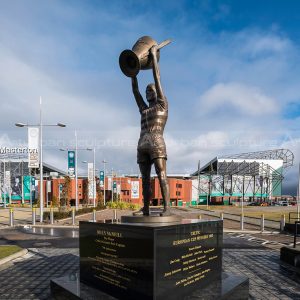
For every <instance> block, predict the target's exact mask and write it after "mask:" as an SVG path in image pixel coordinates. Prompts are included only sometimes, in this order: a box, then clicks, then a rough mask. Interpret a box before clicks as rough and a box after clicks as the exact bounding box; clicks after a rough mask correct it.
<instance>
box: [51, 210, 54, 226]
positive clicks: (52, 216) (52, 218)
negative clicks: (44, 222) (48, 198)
mask: <svg viewBox="0 0 300 300" xmlns="http://www.w3.org/2000/svg"><path fill="white" fill-rule="evenodd" d="M50 224H52V225H53V224H54V215H53V208H52V207H51V208H50Z"/></svg>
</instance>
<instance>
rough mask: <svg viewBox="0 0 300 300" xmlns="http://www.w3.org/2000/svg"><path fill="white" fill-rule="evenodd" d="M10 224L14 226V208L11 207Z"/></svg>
mask: <svg viewBox="0 0 300 300" xmlns="http://www.w3.org/2000/svg"><path fill="white" fill-rule="evenodd" d="M9 226H11V227H12V226H14V210H13V209H12V208H10V209H9Z"/></svg>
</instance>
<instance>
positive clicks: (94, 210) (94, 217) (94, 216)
mask: <svg viewBox="0 0 300 300" xmlns="http://www.w3.org/2000/svg"><path fill="white" fill-rule="evenodd" d="M92 221H93V222H96V209H93V220H92Z"/></svg>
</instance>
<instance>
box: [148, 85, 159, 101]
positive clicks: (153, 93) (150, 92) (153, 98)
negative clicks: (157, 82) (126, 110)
mask: <svg viewBox="0 0 300 300" xmlns="http://www.w3.org/2000/svg"><path fill="white" fill-rule="evenodd" d="M156 97H157V95H156V89H155V87H154V85H152V84H151V85H150V84H149V85H148V86H147V88H146V99H147V101H148V102H149V103H152V102H156Z"/></svg>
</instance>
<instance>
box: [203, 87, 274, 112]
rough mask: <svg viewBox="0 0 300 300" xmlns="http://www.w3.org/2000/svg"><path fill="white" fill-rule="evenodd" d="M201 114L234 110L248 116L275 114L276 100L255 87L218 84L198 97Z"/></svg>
mask: <svg viewBox="0 0 300 300" xmlns="http://www.w3.org/2000/svg"><path fill="white" fill-rule="evenodd" d="M200 105H201V108H202V109H203V113H207V112H213V111H217V110H226V111H227V110H228V111H230V110H231V109H232V108H234V109H236V110H237V111H238V112H239V113H242V114H244V115H249V116H260V115H268V114H276V113H277V112H278V104H276V100H275V99H273V98H271V97H268V96H266V95H264V94H263V93H262V91H261V90H260V89H258V88H256V87H251V86H247V85H245V84H241V83H218V84H216V85H214V86H213V87H211V88H210V89H209V90H207V91H206V92H205V93H204V94H203V95H202V96H201V97H200Z"/></svg>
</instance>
